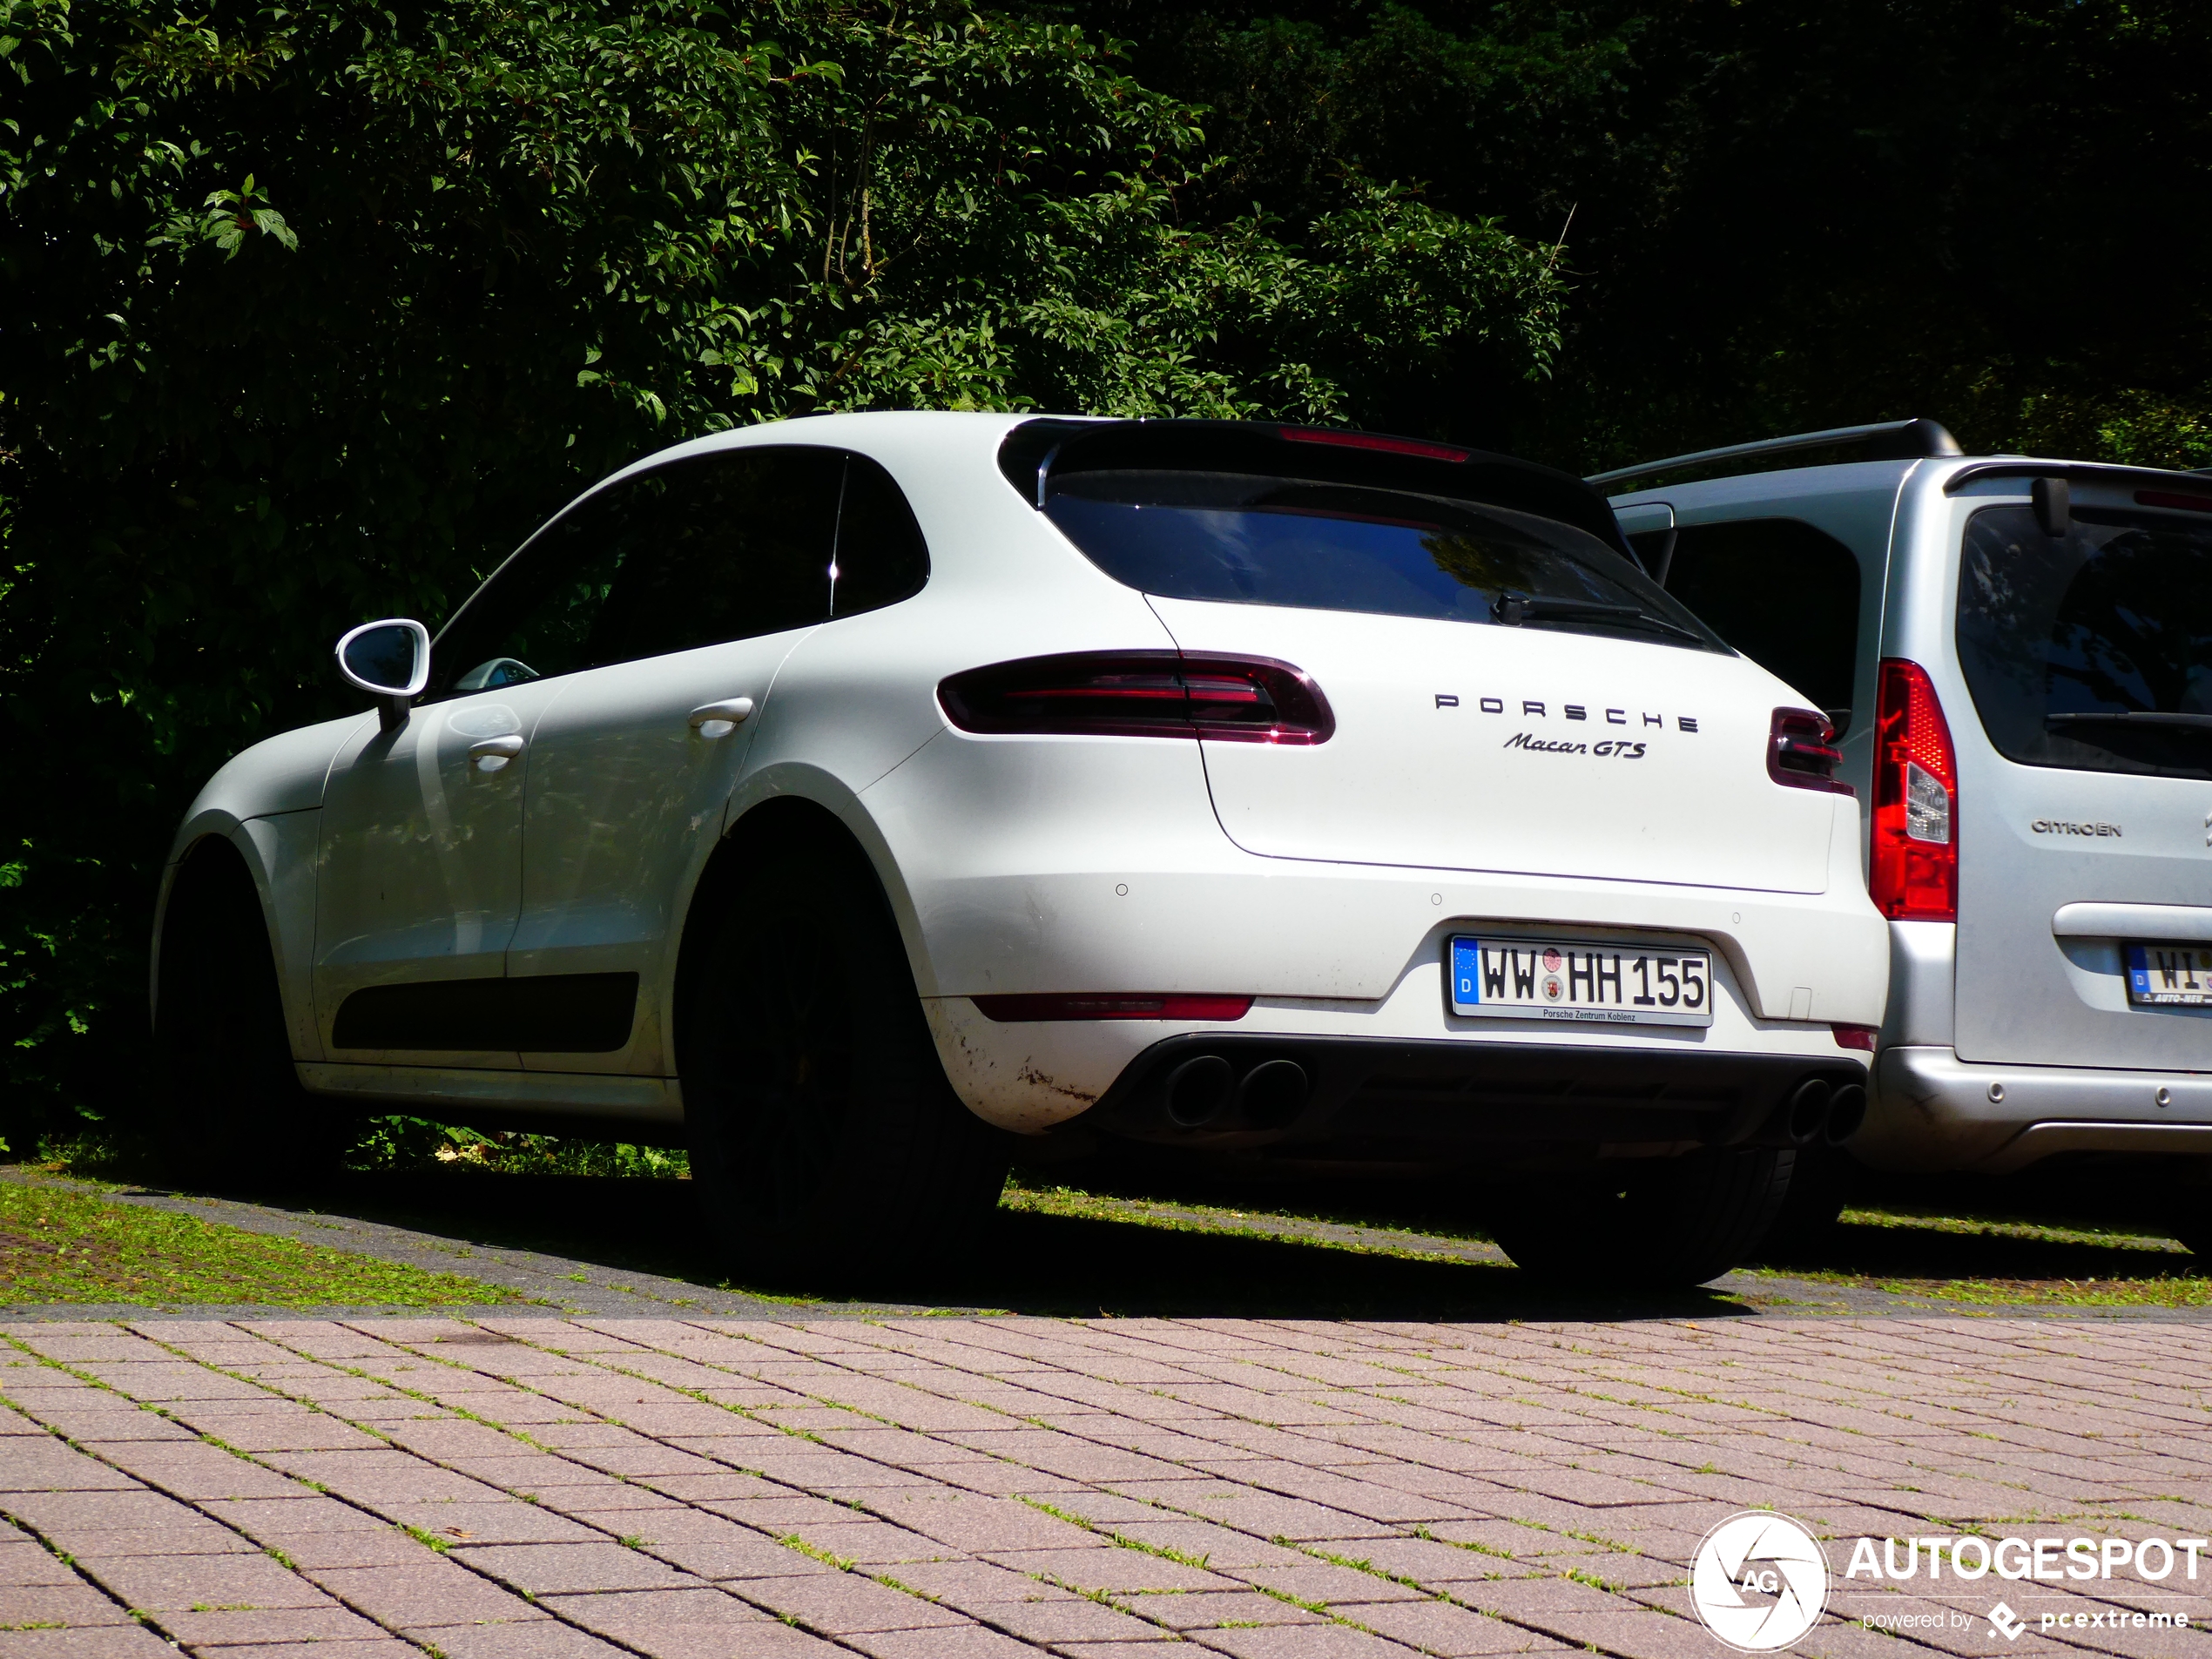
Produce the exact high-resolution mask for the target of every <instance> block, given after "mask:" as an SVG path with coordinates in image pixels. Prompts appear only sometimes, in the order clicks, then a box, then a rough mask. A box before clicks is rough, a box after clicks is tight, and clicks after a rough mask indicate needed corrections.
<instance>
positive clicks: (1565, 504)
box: [999, 417, 1641, 568]
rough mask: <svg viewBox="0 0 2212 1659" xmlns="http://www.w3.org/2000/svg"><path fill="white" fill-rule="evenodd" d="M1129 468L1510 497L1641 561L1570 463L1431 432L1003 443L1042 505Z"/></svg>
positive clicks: (1329, 431)
mask: <svg viewBox="0 0 2212 1659" xmlns="http://www.w3.org/2000/svg"><path fill="white" fill-rule="evenodd" d="M1123 469H1130V470H1142V471H1153V470H1157V471H1162V472H1234V473H1251V474H1255V475H1260V476H1271V477H1286V478H1297V479H1301V480H1309V481H1312V482H1316V483H1341V484H1366V485H1369V486H1372V487H1374V488H1377V489H1403V490H1406V491H1410V492H1411V493H1413V494H1415V495H1422V496H1442V497H1444V498H1445V499H1447V500H1450V501H1464V502H1474V503H1475V504H1477V505H1480V506H1488V507H1503V508H1507V509H1512V510H1514V511H1517V512H1524V513H1530V514H1534V516H1537V517H1539V518H1548V519H1551V520H1553V521H1554V523H1561V524H1571V525H1573V526H1574V527H1575V529H1580V530H1586V531H1588V533H1589V534H1590V535H1592V536H1595V537H1597V539H1598V540H1599V541H1601V542H1602V543H1604V544H1605V545H1606V546H1607V547H1608V548H1611V549H1612V550H1614V551H1615V552H1616V553H1618V554H1620V556H1622V558H1624V559H1628V560H1629V561H1630V562H1631V563H1635V553H1634V552H1633V551H1631V550H1630V549H1629V544H1628V542H1627V540H1626V539H1625V538H1624V537H1623V536H1622V534H1621V526H1620V522H1619V521H1618V520H1617V519H1615V517H1614V516H1613V506H1612V503H1611V502H1608V501H1607V500H1606V499H1605V497H1604V496H1603V495H1602V494H1601V493H1600V492H1599V491H1598V490H1596V489H1593V488H1592V487H1591V486H1590V485H1588V484H1587V483H1585V482H1583V481H1582V480H1581V479H1580V478H1577V477H1575V475H1573V474H1572V473H1565V472H1556V471H1554V470H1553V469H1551V468H1549V467H1540V466H1537V465H1536V464H1535V463H1534V462H1527V461H1521V460H1518V459H1516V458H1515V457H1514V456H1512V455H1496V454H1493V453H1491V452H1490V451H1487V450H1483V449H1470V448H1463V447H1461V446H1460V445H1457V444H1447V443H1437V442H1432V441H1431V440H1428V439H1426V438H1403V437H1394V436H1391V435H1387V434H1383V433H1375V432H1360V431H1356V430H1353V429H1352V428H1344V427H1302V426H1289V425H1283V424H1279V423H1278V422H1275V421H1177V420H1164V421H1082V420H1071V419H1067V418H1064V417H1046V418H1043V419H1040V420H1035V421H1024V422H1022V424H1021V425H1020V426H1018V427H1015V428H1014V429H1013V430H1012V431H1011V432H1009V433H1008V434H1007V435H1006V438H1005V441H1004V442H1002V443H1001V445H1000V447H999V470H1000V471H1001V473H1003V474H1004V475H1005V476H1006V481H1007V482H1008V483H1010V484H1012V485H1013V486H1014V487H1015V489H1018V490H1020V491H1021V492H1022V498H1023V499H1024V500H1026V501H1028V502H1029V503H1030V505H1032V506H1033V507H1035V508H1036V509H1038V510H1039V511H1040V512H1042V510H1043V509H1044V506H1045V503H1046V502H1049V500H1051V498H1052V495H1053V486H1054V482H1055V480H1056V479H1060V478H1063V477H1066V476H1068V475H1071V474H1075V473H1082V472H1103V471H1108V470H1123ZM1639 568H1641V567H1640V566H1639Z"/></svg>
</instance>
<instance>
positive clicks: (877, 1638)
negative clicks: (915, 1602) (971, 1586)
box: [846, 1625, 1037, 1659]
mask: <svg viewBox="0 0 2212 1659" xmlns="http://www.w3.org/2000/svg"><path fill="white" fill-rule="evenodd" d="M846 1642H847V1644H848V1645H850V1646H852V1647H854V1648H858V1649H860V1651H861V1652H862V1653H865V1654H867V1655H868V1656H870V1659H1035V1656H1036V1651H1037V1650H1036V1649H1035V1648H1033V1647H1031V1646H1030V1645H1029V1644H1028V1642H1020V1641H1017V1640H1015V1638H1014V1637H1012V1636H1008V1635H1000V1634H999V1632H997V1631H995V1630H987V1629H983V1628H982V1627H981V1626H980V1625H969V1626H968V1627H966V1628H965V1629H933V1630H883V1631H872V1632H867V1633H863V1634H861V1635H852V1636H847V1637H846Z"/></svg>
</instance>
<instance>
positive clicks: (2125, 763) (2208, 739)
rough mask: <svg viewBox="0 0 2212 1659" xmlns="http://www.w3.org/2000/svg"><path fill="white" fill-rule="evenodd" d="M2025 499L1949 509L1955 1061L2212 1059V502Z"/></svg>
mask: <svg viewBox="0 0 2212 1659" xmlns="http://www.w3.org/2000/svg"><path fill="white" fill-rule="evenodd" d="M2020 489H2021V485H2020V482H2019V481H2018V480H2016V479H2015V480H2002V479H1998V480H1991V481H1989V482H1986V483H1984V484H1981V485H1978V486H1973V487H1970V488H1968V489H1966V490H1963V491H1961V492H1960V493H1959V496H1958V497H1957V499H1956V501H1955V502H1953V503H1951V504H1950V510H1951V512H1952V514H1953V515H1955V516H1957V517H1958V518H1959V519H1963V523H1961V524H1959V525H1958V526H1957V527H1956V528H1954V529H1953V530H1952V535H1953V536H1956V537H1957V540H1956V541H1955V542H1954V543H1952V544H1953V545H1954V546H1956V547H1957V548H1958V549H1959V551H1958V554H1957V558H1958V561H1959V565H1958V600H1957V604H1956V608H1955V618H1954V621H1953V628H1954V630H1955V633H1954V636H1953V637H1954V639H1955V644H1956V649H1957V653H1958V671H1959V675H1960V677H1961V678H1962V679H1963V680H1964V683H1965V684H1964V690H1965V693H1966V694H1965V695H1964V696H1959V695H1958V694H1957V693H1956V692H1949V693H1948V694H1946V697H1945V702H1946V714H1947V715H1948V717H1949V722H1950V730H1951V736H1952V741H1953V743H1954V744H1955V745H1956V749H1957V768H1958V794H1957V800H1958V807H1957V811H1958V819H1959V829H1958V846H1959V900H1958V904H1959V935H1958V970H1957V974H1958V976H1957V993H1956V997H1957V1001H1956V1009H1957V1031H1956V1046H1957V1049H1958V1052H1959V1057H1960V1058H1961V1059H1964V1060H1970V1061H1986V1062H2000V1063H2012V1064H2024V1065H2051V1066H2094V1067H2112V1068H2118V1069H2152V1070H2186V1071H2203V1070H2207V1069H2212V974H2208V973H2207V972H2206V971H2205V970H2206V968H2207V967H2208V966H2209V965H2212V493H2206V494H2202V495H2200V494H2198V493H2197V492H2196V491H2195V490H2194V489H2191V490H2188V491H2187V492H2184V491H2181V490H2164V491H2161V490H2137V489H2132V488H2130V487H2128V484H2126V483H2121V484H2118V485H2114V484H2107V483H2101V482H2095V481H2091V480H2082V481H2079V482H2076V483H2075V485H2074V491H2073V504H2072V509H2071V512H2070V514H2068V515H2067V516H2064V517H2060V518H2055V519H2052V520H2048V521H2047V520H2046V519H2045V518H2043V517H2041V516H2039V514H2038V512H2037V511H2036V509H2034V508H2033V507H2031V506H2029V505H2026V504H2020V503H2019V502H2018V501H2017V496H2018V494H2019V492H2020ZM1985 491H1986V492H1988V493H1987V494H1985V493H1983V492H1985ZM1999 492H2004V493H2008V494H2011V495H2012V496H2013V497H2014V499H2013V500H2012V501H2004V500H2001V499H2000V500H1998V501H1992V500H1990V499H1989V496H1990V495H1992V494H1997V493H1999ZM1931 655H1933V653H1931ZM1946 666H1947V665H1946V664H1942V663H1941V662H1940V661H1938V663H1937V665H1936V669H1935V672H1937V673H1938V674H1939V675H1940V674H1942V673H1943V671H1944V670H1945V669H1946ZM1938 686H1939V690H1942V689H1944V688H1943V683H1942V679H1941V678H1939V679H1938ZM2146 1096H2147V1097H2148V1089H2147V1090H2146ZM2158 1104H2160V1105H2163V1104H2164V1101H2163V1100H2162V1099H2161V1100H2160V1101H2159V1102H2158Z"/></svg>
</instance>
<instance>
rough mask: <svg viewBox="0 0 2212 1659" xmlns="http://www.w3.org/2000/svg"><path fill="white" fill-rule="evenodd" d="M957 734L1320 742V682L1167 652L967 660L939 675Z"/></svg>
mask: <svg viewBox="0 0 2212 1659" xmlns="http://www.w3.org/2000/svg"><path fill="white" fill-rule="evenodd" d="M937 700H938V701H939V702H940V703H941V704H942V705H944V709H945V715H946V718H948V719H949V720H951V721H952V723H953V724H954V725H956V726H958V727H960V729H961V731H963V732H990V733H994V734H1000V733H1015V732H1037V733H1056V734H1061V735H1067V736H1086V737H1120V738H1216V739H1227V740H1230V741H1233V742H1238V743H1282V744H1315V743H1325V742H1327V741H1328V738H1329V735H1330V733H1332V732H1334V731H1335V730H1336V717H1335V716H1334V715H1333V714H1332V713H1331V712H1330V711H1329V704H1328V699H1327V698H1324V697H1323V696H1322V695H1321V688H1320V687H1318V685H1314V683H1313V682H1312V680H1310V679H1308V678H1306V677H1305V674H1304V673H1302V672H1301V671H1298V669H1295V668H1293V667H1291V665H1290V664H1288V663H1278V662H1277V661H1275V660H1274V659H1273V658H1267V657H1232V656H1224V655H1219V654H1216V655H1211V656H1200V655H1194V654H1190V653H1186V652H1182V651H1075V652H1070V653H1068V654H1067V655H1064V656H1058V657H1028V658H1022V659H1021V660H1020V661H1017V662H1011V663H994V664H991V665H990V666H989V667H988V668H971V669H969V670H968V671H966V672H964V673H959V674H954V675H950V676H948V678H945V679H944V680H942V681H941V682H940V683H939V685H938V687H937Z"/></svg>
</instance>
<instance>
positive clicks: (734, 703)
mask: <svg viewBox="0 0 2212 1659" xmlns="http://www.w3.org/2000/svg"><path fill="white" fill-rule="evenodd" d="M751 718H752V698H749V697H732V698H726V699H725V700H724V701H722V702H719V703H702V704H700V705H699V706H698V707H697V708H695V709H693V710H692V711H691V730H692V731H694V732H698V734H699V736H701V737H703V738H706V739H707V740H708V741H709V742H711V741H713V740H714V739H715V738H726V737H728V736H729V735H730V734H731V733H732V732H735V731H736V730H737V729H738V727H739V726H741V725H744V724H745V722H746V721H747V720H749V719H751Z"/></svg>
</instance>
